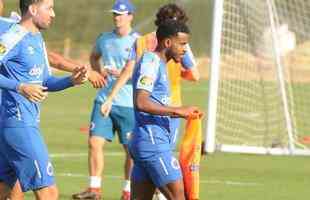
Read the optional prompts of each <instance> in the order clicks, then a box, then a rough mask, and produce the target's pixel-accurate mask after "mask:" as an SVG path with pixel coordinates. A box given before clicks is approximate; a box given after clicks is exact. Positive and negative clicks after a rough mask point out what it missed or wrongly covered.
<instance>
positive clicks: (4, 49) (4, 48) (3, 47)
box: [0, 44, 6, 55]
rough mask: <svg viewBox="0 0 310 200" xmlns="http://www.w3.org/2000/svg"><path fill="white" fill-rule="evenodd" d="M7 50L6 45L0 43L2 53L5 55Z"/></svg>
mask: <svg viewBox="0 0 310 200" xmlns="http://www.w3.org/2000/svg"><path fill="white" fill-rule="evenodd" d="M5 52H6V47H5V46H4V45H3V44H0V54H1V55H3V54H5Z"/></svg>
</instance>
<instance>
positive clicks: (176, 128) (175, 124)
mask: <svg viewBox="0 0 310 200" xmlns="http://www.w3.org/2000/svg"><path fill="white" fill-rule="evenodd" d="M180 124H181V119H180V118H171V121H170V134H171V136H170V144H171V148H172V149H173V150H174V149H175V147H176V144H177V141H178V140H177V139H178V137H179V132H180Z"/></svg>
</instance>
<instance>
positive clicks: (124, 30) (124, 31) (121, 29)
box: [115, 26, 132, 37]
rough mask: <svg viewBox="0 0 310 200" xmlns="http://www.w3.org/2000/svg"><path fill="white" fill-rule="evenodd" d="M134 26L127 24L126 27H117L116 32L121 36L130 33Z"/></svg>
mask: <svg viewBox="0 0 310 200" xmlns="http://www.w3.org/2000/svg"><path fill="white" fill-rule="evenodd" d="M131 31H132V28H131V26H126V27H119V28H116V29H115V32H116V34H117V35H119V36H120V37H123V36H126V35H129V33H131Z"/></svg>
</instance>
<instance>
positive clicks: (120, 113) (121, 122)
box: [111, 106, 134, 200]
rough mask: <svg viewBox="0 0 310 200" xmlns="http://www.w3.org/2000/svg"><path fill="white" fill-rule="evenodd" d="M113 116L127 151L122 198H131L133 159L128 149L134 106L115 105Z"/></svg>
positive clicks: (120, 139) (122, 199)
mask: <svg viewBox="0 0 310 200" xmlns="http://www.w3.org/2000/svg"><path fill="white" fill-rule="evenodd" d="M111 118H112V120H113V125H114V127H115V129H116V130H117V133H118V137H119V141H120V143H121V144H122V145H123V148H124V151H125V162H124V185H123V191H122V197H121V200H129V199H130V176H131V171H132V167H133V161H132V159H131V156H130V154H129V151H128V147H127V144H128V140H129V138H130V137H131V134H132V130H133V127H134V111H133V108H130V107H124V106H113V107H112V110H111Z"/></svg>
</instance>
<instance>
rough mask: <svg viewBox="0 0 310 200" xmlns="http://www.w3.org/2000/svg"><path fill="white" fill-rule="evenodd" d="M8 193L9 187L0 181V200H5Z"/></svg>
mask: <svg viewBox="0 0 310 200" xmlns="http://www.w3.org/2000/svg"><path fill="white" fill-rule="evenodd" d="M9 193H10V187H8V186H7V185H6V184H5V183H4V182H2V181H0V200H6V199H7V197H8V195H9Z"/></svg>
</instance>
